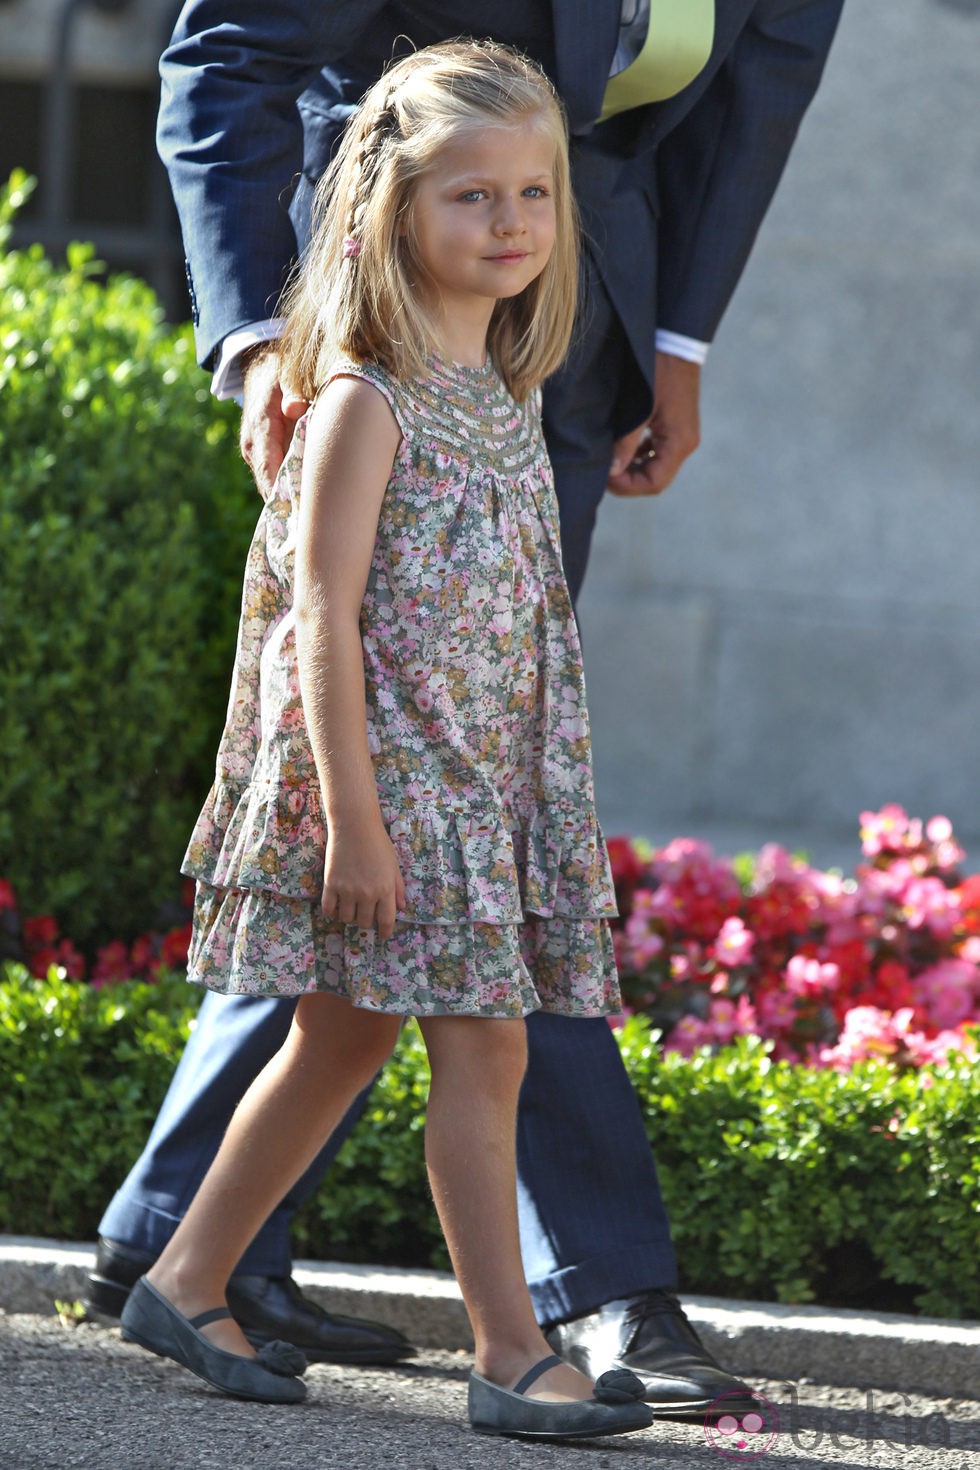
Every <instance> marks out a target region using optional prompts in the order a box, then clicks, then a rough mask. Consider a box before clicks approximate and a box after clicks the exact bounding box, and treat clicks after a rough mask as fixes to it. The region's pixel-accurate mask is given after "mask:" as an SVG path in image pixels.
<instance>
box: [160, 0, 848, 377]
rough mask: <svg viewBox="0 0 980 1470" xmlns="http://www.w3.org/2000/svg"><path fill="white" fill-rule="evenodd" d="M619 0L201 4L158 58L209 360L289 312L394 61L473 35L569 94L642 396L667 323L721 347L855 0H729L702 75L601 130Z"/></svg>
mask: <svg viewBox="0 0 980 1470" xmlns="http://www.w3.org/2000/svg"><path fill="white" fill-rule="evenodd" d="M620 3H621V0H457V3H453V0H412V3H409V0H236V4H235V5H234V6H233V7H232V6H229V5H228V3H227V0H188V3H186V4H185V6H184V8H183V10H182V12H181V14H180V17H179V19H178V22H177V27H176V30H175V32H174V36H173V39H172V42H171V44H170V46H169V47H168V49H167V50H166V52H165V53H164V56H163V59H162V62H161V76H162V80H163V93H162V102H161V110H160V121H159V130H158V141H159V146H160V152H161V156H162V157H163V160H164V162H165V163H166V165H167V169H168V171H169V174H170V178H171V183H172V187H173V191H174V198H175V200H176V203H177V209H178V213H179V215H180V221H181V228H182V232H183V237H184V245H185V254H186V258H187V267H188V283H189V286H190V293H191V305H192V312H193V317H194V324H195V330H196V337H197V345H198V353H199V357H200V360H201V362H202V363H203V364H205V365H210V364H211V363H213V361H214V357H215V353H216V350H217V348H218V347H219V346H220V343H221V341H222V339H223V338H224V337H225V336H227V335H228V333H230V332H232V331H234V330H235V329H236V328H237V327H241V326H244V325H246V324H247V323H249V322H254V321H257V320H261V319H263V318H265V317H268V316H270V315H272V314H274V311H275V306H276V301H277V298H278V295H279V292H280V290H281V287H282V285H283V284H284V281H285V277H286V275H287V273H288V271H289V268H290V266H291V265H292V263H293V261H294V260H295V258H296V255H297V252H298V250H299V249H300V248H301V247H302V244H303V232H304V230H305V228H306V224H307V221H308V203H309V191H310V188H311V187H312V183H313V182H315V180H316V178H317V176H318V175H319V173H320V172H321V171H322V169H323V167H324V165H325V163H326V161H327V160H328V158H329V156H330V152H331V149H332V148H333V146H334V144H335V142H336V139H337V137H338V135H339V133H340V130H341V129H342V127H343V124H344V121H345V119H346V118H347V116H349V114H350V111H351V110H352V108H353V107H354V106H355V105H356V103H357V101H358V99H359V97H361V96H362V95H363V93H364V91H365V90H366V88H367V87H368V86H369V85H370V84H371V83H372V82H373V81H374V80H375V79H376V77H377V76H378V75H379V73H380V71H381V69H382V67H383V65H384V64H385V62H386V61H387V60H388V59H389V58H390V57H391V56H392V55H397V54H400V53H401V52H403V51H404V50H405V49H406V45H407V42H410V43H411V44H412V45H415V46H422V45H427V44H430V43H431V42H433V41H437V40H445V39H447V38H449V37H451V36H455V35H464V34H469V35H474V36H487V35H489V36H492V37H493V38H494V39H496V40H500V41H506V42H510V43H511V44H516V45H518V46H520V47H522V48H523V49H524V50H525V51H527V52H528V54H529V55H531V56H533V57H534V58H535V59H536V60H537V61H539V62H540V64H541V65H542V66H543V67H544V69H545V70H546V71H547V72H548V73H549V75H551V77H552V78H553V80H554V82H555V84H556V87H557V89H558V92H559V94H560V95H561V96H562V98H563V99H564V101H565V105H566V108H567V110H568V113H569V121H570V125H571V129H572V132H573V134H574V135H575V136H574V137H573V147H572V154H573V170H574V179H575V189H576V195H577V198H578V202H579V206H580V209H581V211H582V217H583V224H584V228H585V240H586V248H587V250H588V251H589V253H590V255H591V257H592V259H593V260H594V263H595V267H596V270H597V272H598V274H599V277H600V279H601V281H602V282H603V284H604V286H605V288H606V291H607V292H608V295H609V296H610V298H611V300H612V302H613V305H614V307H615V309H616V312H617V314H618V316H619V318H620V320H621V321H622V324H623V326H624V328H625V331H626V335H627V338H628V341H629V343H630V347H631V349H632V356H633V358H634V359H635V362H634V363H633V364H632V370H633V374H634V377H635V376H636V375H637V374H639V377H640V378H641V379H642V380H643V381H637V382H636V384H635V386H636V387H637V388H639V389H641V390H644V389H645V387H646V386H647V385H649V384H650V383H652V377H653V363H654V337H655V329H656V327H657V326H662V327H665V328H667V329H669V330H672V331H675V332H680V333H683V334H685V335H687V336H690V337H694V338H698V339H700V340H702V341H710V340H711V338H712V337H713V336H714V333H715V329H716V328H717V326H718V322H719V321H720V319H721V316H722V313H723V312H724V310H725V307H726V306H727V304H728V301H729V299H730V297H731V294H732V291H733V290H734V287H735V285H736V283H737V281H738V278H739V276H740V275H741V272H742V269H743V267H744V265H745V262H746V259H747V258H748V254H749V251H750V249H751V246H752V242H753V240H754V239H755V235H756V232H757V230H758V228H759V225H760V223H761V221H762V218H763V215H764V214H765V211H766V209H767V207H768V204H769V201H770V199H771V198H772V194H773V191H774V190H775V187H776V184H777V183H778V180H779V177H780V174H781V172H782V169H783V166H784V164H785V162H786V159H787V156H788V154H789V151H790V148H791V147H792V143H793V140H794V138H795V136H796V130H797V127H798V126H799V123H800V120H801V118H802V116H803V113H804V111H805V110H806V107H807V105H808V103H809V101H810V99H811V97H812V96H813V93H814V91H815V90H816V87H817V84H818V82H819V79H820V75H821V72H822V69H823V64H824V61H825V60H826V56H827V52H828V50H829V47H830V43H831V40H832V38H833V35H834V31H835V29H836V25H837V21H838V18H839V15H840V10H841V6H842V3H843V0H717V4H716V27H715V41H714V46H713V49H712V54H711V57H710V59H709V62H708V65H707V66H706V67H705V69H704V71H703V72H702V73H701V75H700V76H698V77H697V78H696V79H695V81H694V82H692V83H691V84H690V86H688V87H687V88H685V90H684V91H683V92H681V93H679V94H678V95H677V96H676V97H674V98H671V99H669V100H668V101H666V102H662V103H656V104H651V105H649V106H647V107H642V108H638V109H635V110H633V111H631V112H628V113H624V114H621V115H620V116H619V117H617V118H613V119H611V120H610V121H609V122H607V123H605V124H602V125H601V126H599V127H595V128H592V127H591V126H590V123H591V119H592V118H593V117H595V115H596V114H597V113H598V111H599V109H600V105H601V98H602V92H603V88H604V86H605V81H606V78H607V77H608V74H609V67H610V64H611V59H612V54H613V50H614V48H615V44H616V37H617V30H618V22H619V14H620ZM232 13H233V18H232ZM406 38H407V42H406ZM630 396H634V395H632V394H631V395H630ZM641 396H642V392H641Z"/></svg>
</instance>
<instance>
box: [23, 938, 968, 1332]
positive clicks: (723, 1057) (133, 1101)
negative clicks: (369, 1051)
mask: <svg viewBox="0 0 980 1470" xmlns="http://www.w3.org/2000/svg"><path fill="white" fill-rule="evenodd" d="M196 1004H197V994H196V992H194V991H191V990H190V988H189V987H188V986H187V985H186V984H185V983H184V981H183V979H182V978H181V977H179V976H171V977H168V978H167V979H165V980H164V981H163V982H162V983H161V984H159V985H157V986H147V985H142V984H136V983H126V984H123V985H119V986H115V987H113V988H111V989H102V990H96V989H93V988H91V987H89V986H84V985H78V984H75V983H73V982H71V981H67V980H61V979H58V978H56V976H55V974H54V972H52V974H51V977H50V978H49V979H48V980H46V981H32V980H30V979H29V977H28V975H27V973H26V971H25V970H23V969H22V968H21V967H19V966H15V965H8V966H7V967H6V971H5V978H4V979H2V980H0V1075H3V1077H4V1078H5V1086H4V1089H3V1093H2V1095H0V1160H2V1168H0V1231H6V1232H12V1233H17V1234H32V1235H49V1236H56V1237H58V1236H60V1237H69V1238H74V1239H82V1240H91V1239H93V1238H94V1235H95V1231H96V1226H97V1224H98V1220H99V1217H100V1214H101V1212H102V1208H103V1206H104V1204H105V1202H106V1200H107V1199H108V1197H109V1196H110V1194H111V1193H112V1191H113V1189H114V1188H115V1187H116V1185H117V1184H118V1183H119V1182H120V1180H121V1179H122V1177H123V1175H124V1174H125V1172H126V1169H127V1168H128V1166H129V1164H130V1162H131V1161H132V1160H133V1159H134V1158H135V1157H136V1155H137V1154H138V1153H139V1150H140V1148H141V1146H142V1143H143V1140H144V1138H145V1136H146V1133H147V1131H148V1129H149V1126H150V1124H151V1122H152V1120H153V1118H154V1116H155V1113H156V1110H157V1107H158V1104H159V1102H160V1099H161V1097H162V1095H163V1092H164V1090H165V1088H166V1086H167V1083H168V1080H169V1078H170V1075H171V1072H172V1070H173V1066H174V1063H175V1062H176V1060H177V1058H178V1056H179V1054H180V1050H181V1047H182V1045H183V1041H184V1038H185V1036H186V1034H187V1028H188V1026H189V1024H190V1022H191V1019H192V1016H193V1012H194V1009H195V1007H196ZM620 1042H621V1046H622V1049H623V1053H624V1057H625V1059H626V1063H627V1066H628V1068H629V1071H630V1074H631V1076H632V1078H633V1081H634V1083H635V1085H636V1087H637V1091H638V1093H639V1096H640V1098H641V1102H642V1105H643V1108H644V1111H645V1114H646V1118H647V1126H648V1131H649V1134H650V1137H651V1140H652V1142H653V1144H654V1148H655V1152H656V1155H657V1159H658V1162H659V1165H660V1171H661V1177H662V1181H663V1185H664V1192H665V1195H666V1198H667V1204H668V1209H669V1212H670V1217H671V1221H672V1224H673V1227H674V1233H675V1237H676V1240H677V1245H678V1249H679V1254H680V1259H681V1271H682V1279H683V1283H684V1288H685V1290H686V1291H689V1292H708V1293H717V1294H719V1295H725V1296H735V1297H743V1298H757V1299H762V1300H772V1299H775V1300H780V1301H812V1300H819V1301H823V1302H827V1303H834V1304H842V1305H855V1306H858V1305H860V1306H887V1307H892V1308H895V1309H900V1310H914V1309H916V1308H917V1309H919V1310H921V1311H924V1312H929V1313H935V1314H938V1315H940V1316H946V1317H962V1316H967V1317H969V1316H980V1283H978V1280H977V1275H976V1242H977V1237H978V1225H980V1070H978V1069H977V1068H975V1067H973V1066H971V1065H970V1064H969V1063H965V1062H963V1063H959V1064H955V1065H950V1066H949V1067H947V1068H944V1069H942V1070H941V1071H940V1070H933V1069H923V1070H922V1071H920V1072H915V1071H909V1072H904V1073H898V1072H896V1071H895V1070H894V1068H893V1067H891V1066H890V1065H888V1064H884V1063H865V1064H863V1065H861V1066H859V1067H857V1068H855V1069H854V1071H852V1072H849V1073H838V1072H833V1071H817V1070H811V1069H809V1068H806V1067H800V1066H790V1065H789V1064H787V1063H773V1062H772V1061H771V1060H770V1058H769V1056H768V1055H767V1053H766V1051H765V1048H764V1046H763V1044H762V1043H760V1042H755V1041H749V1040H746V1039H744V1038H743V1039H742V1041H741V1042H740V1043H739V1044H738V1045H737V1046H735V1047H732V1048H727V1049H726V1050H724V1051H723V1052H720V1053H718V1054H717V1055H714V1056H712V1055H708V1054H707V1053H702V1054H699V1055H697V1056H695V1057H694V1058H692V1059H690V1060H688V1059H685V1058H684V1057H682V1056H680V1055H679V1054H677V1053H670V1054H668V1055H666V1056H665V1055H663V1054H662V1053H661V1052H660V1051H659V1049H658V1047H657V1046H656V1045H655V1042H654V1039H653V1037H652V1035H651V1032H650V1030H649V1027H648V1026H647V1025H646V1024H645V1023H644V1022H642V1021H639V1020H633V1021H631V1022H629V1023H628V1025H627V1026H626V1027H625V1028H624V1030H623V1031H622V1032H621V1033H620ZM427 1082H428V1073H427V1068H426V1064H425V1056H424V1049H423V1047H422V1043H421V1039H420V1038H419V1035H418V1032H417V1030H416V1029H415V1028H414V1027H410V1028H408V1029H407V1030H406V1032H405V1033H404V1035H403V1038H402V1042H401V1044H400V1047H399V1050H398V1053H397V1055H396V1056H395V1058H394V1059H393V1060H392V1062H391V1063H390V1065H389V1066H388V1067H387V1068H386V1069H385V1072H384V1075H383V1077H382V1079H381V1081H380V1083H379V1084H378V1086H377V1087H376V1088H375V1091H374V1092H373V1094H372V1097H371V1102H370V1105H369V1107H368V1109H367V1112H366V1114H365V1117H364V1118H363V1120H362V1122H361V1123H360V1124H359V1126H358V1128H357V1129H356V1131H355V1133H354V1134H353V1135H352V1137H351V1138H350V1140H349V1141H348V1143H347V1144H346V1146H345V1148H344V1150H343V1152H342V1154H341V1156H340V1158H339V1160H338V1162H337V1165H336V1168H335V1170H334V1173H333V1174H332V1175H331V1178H330V1181H329V1185H328V1187H326V1188H324V1189H322V1190H321V1191H320V1192H319V1194H318V1195H317V1196H316V1197H315V1198H314V1199H313V1200H312V1201H310V1203H309V1204H308V1205H307V1207H306V1208H305V1210H304V1211H303V1214H302V1217H301V1219H300V1220H299V1221H298V1222H297V1227H296V1234H295V1243H296V1250H297V1254H298V1255H309V1256H314V1257H321V1258H328V1259H329V1258H333V1259H337V1258H341V1259H350V1260H360V1261H368V1262H375V1263H383V1262H388V1263H391V1264H400V1265H414V1266H432V1265H435V1266H445V1264H446V1257H445V1252H444V1249H443V1246H442V1242H441V1238H440V1235H439V1231H438V1228H437V1225H436V1221H435V1215H434V1212H433V1210H432V1207H431V1204H430V1201H429V1196H428V1190H427V1186H426V1182H425V1169H424V1159H423V1125H424V1104H425V1094H426V1087H427ZM583 1182H584V1183H587V1181H583Z"/></svg>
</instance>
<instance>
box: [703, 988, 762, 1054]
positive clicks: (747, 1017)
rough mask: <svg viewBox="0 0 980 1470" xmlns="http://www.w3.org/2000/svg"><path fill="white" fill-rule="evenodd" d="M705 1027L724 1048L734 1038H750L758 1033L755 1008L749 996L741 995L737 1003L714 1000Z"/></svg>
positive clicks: (711, 1036)
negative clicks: (754, 1033)
mask: <svg viewBox="0 0 980 1470" xmlns="http://www.w3.org/2000/svg"><path fill="white" fill-rule="evenodd" d="M705 1027H706V1029H707V1031H708V1032H709V1034H710V1038H711V1040H712V1041H713V1042H715V1043H716V1044H717V1045H719V1046H724V1045H725V1044H726V1043H727V1042H729V1041H731V1039H732V1037H733V1036H749V1035H751V1034H752V1033H753V1032H755V1031H756V1029H757V1023H756V1015H755V1008H754V1007H753V1005H752V1002H751V1001H750V1000H749V998H748V996H747V995H740V996H739V998H738V1001H737V1002H736V1001H732V1000H713V1001H712V1002H711V1005H710V1006H709V1007H708V1019H707V1021H706V1022H705Z"/></svg>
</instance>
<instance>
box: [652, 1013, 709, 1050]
mask: <svg viewBox="0 0 980 1470" xmlns="http://www.w3.org/2000/svg"><path fill="white" fill-rule="evenodd" d="M713 1040H714V1035H713V1033H712V1030H711V1027H710V1026H709V1025H708V1024H707V1022H705V1021H699V1020H698V1018H697V1016H682V1017H681V1019H680V1020H679V1021H678V1022H677V1025H676V1026H675V1027H674V1029H673V1030H672V1031H671V1032H670V1034H669V1035H668V1036H667V1037H666V1038H665V1040H664V1051H679V1052H680V1053H681V1055H682V1056H685V1057H689V1056H690V1055H691V1054H692V1052H695V1051H697V1049H698V1047H699V1046H710V1044H711V1042H712V1041H713Z"/></svg>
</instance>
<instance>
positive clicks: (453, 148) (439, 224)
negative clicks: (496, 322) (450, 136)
mask: <svg viewBox="0 0 980 1470" xmlns="http://www.w3.org/2000/svg"><path fill="white" fill-rule="evenodd" d="M412 232H413V236H414V240H415V248H416V252H417V254H418V256H419V258H420V260H421V262H422V264H423V265H424V266H425V268H426V271H427V272H428V278H429V279H428V280H427V281H426V282H425V283H423V290H426V291H428V292H432V293H434V295H435V298H436V300H435V303H434V304H437V305H438V306H439V308H440V309H441V310H442V311H443V312H448V313H452V312H453V311H454V310H464V311H465V312H466V313H467V314H468V315H469V314H472V310H473V308H474V307H477V308H478V310H480V311H483V310H486V311H487V312H489V311H492V309H493V302H494V301H496V300H498V299H499V298H501V297H506V296H517V295H519V294H520V292H521V291H523V290H524V289H525V287H526V286H529V285H530V283H531V282H532V281H533V280H534V279H535V277H536V276H539V275H540V274H541V272H542V271H543V270H544V268H545V265H546V264H547V262H548V257H549V256H550V254H551V251H552V247H553V246H554V243H555V199H554V144H553V143H552V141H551V139H550V138H549V137H548V135H547V133H546V131H545V129H544V128H543V126H542V125H541V123H540V122H538V121H537V120H531V119H528V120H525V121H523V122H519V123H515V124H514V125H513V126H506V127H505V126H501V125H488V126H487V127H485V128H480V129H479V130H478V129H476V128H473V129H467V130H466V131H464V132H463V133H462V134H461V135H460V137H459V138H458V139H455V140H454V141H453V142H451V143H448V144H447V145H446V147H445V148H443V149H442V150H441V151H440V152H439V154H438V156H437V157H436V159H435V162H434V163H433V164H432V166H431V168H429V170H428V171H427V172H426V173H425V174H424V175H423V177H422V178H421V179H420V180H419V183H418V185H417V187H416V190H415V196H414V199H413V201H412Z"/></svg>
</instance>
